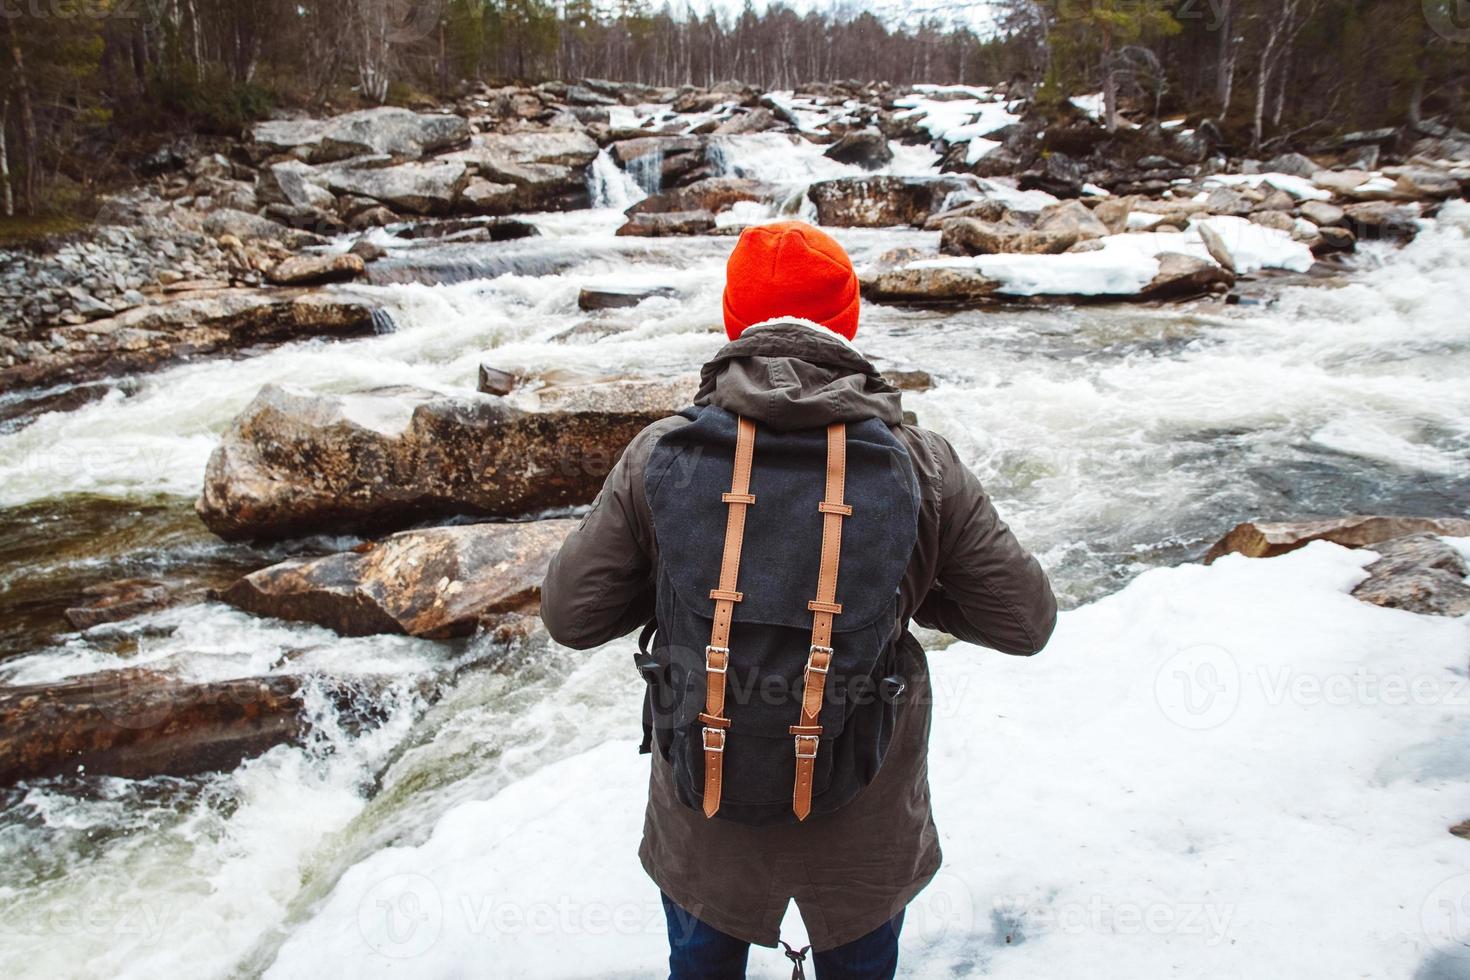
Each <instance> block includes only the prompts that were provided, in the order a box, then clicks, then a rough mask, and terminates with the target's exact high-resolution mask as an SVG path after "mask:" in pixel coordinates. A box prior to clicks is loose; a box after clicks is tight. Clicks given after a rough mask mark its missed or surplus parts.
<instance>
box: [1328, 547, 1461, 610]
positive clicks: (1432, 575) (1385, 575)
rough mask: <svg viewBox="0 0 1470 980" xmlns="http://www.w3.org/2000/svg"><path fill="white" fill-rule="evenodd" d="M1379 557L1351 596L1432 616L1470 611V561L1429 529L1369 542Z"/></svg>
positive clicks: (1354, 588)
mask: <svg viewBox="0 0 1470 980" xmlns="http://www.w3.org/2000/svg"><path fill="white" fill-rule="evenodd" d="M1372 549H1373V551H1375V552H1377V553H1378V560H1377V561H1375V562H1374V563H1373V564H1371V565H1369V566H1368V568H1367V569H1366V571H1367V572H1368V577H1367V578H1366V579H1364V580H1363V581H1362V582H1361V583H1359V584H1358V585H1356V586H1354V587H1353V595H1354V596H1355V597H1357V598H1359V599H1362V600H1363V601H1364V602H1371V603H1373V604H1374V605H1375V606H1388V607H1390V608H1392V609H1407V610H1408V611H1409V612H1416V613H1426V614H1429V615H1433V616H1463V615H1465V614H1466V613H1470V584H1467V583H1466V579H1467V577H1470V565H1467V564H1466V562H1465V558H1464V556H1463V555H1462V554H1461V553H1460V552H1459V551H1457V550H1456V549H1455V548H1452V547H1450V546H1449V545H1448V544H1446V543H1445V542H1444V539H1443V538H1440V537H1438V536H1436V535H1433V534H1411V535H1407V536H1405V537H1402V538H1393V539H1391V540H1389V541H1385V542H1382V543H1380V544H1374V545H1373V546H1372Z"/></svg>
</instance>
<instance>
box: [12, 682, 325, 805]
mask: <svg viewBox="0 0 1470 980" xmlns="http://www.w3.org/2000/svg"><path fill="white" fill-rule="evenodd" d="M301 714H302V696H301V680H300V678H296V677H290V676H285V675H280V676H270V677H252V678H244V679H240V680H227V681H215V682H210V683H189V682H184V681H180V680H178V679H177V678H172V677H169V676H167V675H165V674H161V673H156V672H153V671H146V670H116V671H107V672H104V673H101V674H91V675H87V676H84V677H78V678H74V679H69V680H64V681H60V682H56V683H51V684H37V685H29V686H25V687H12V688H0V786H7V785H11V784H14V783H16V782H18V781H20V780H23V779H37V778H42V777H46V776H59V775H68V774H75V773H78V772H85V773H87V774H90V775H107V776H122V777H126V778H130V779H146V778H148V777H150V776H158V775H169V776H190V775H195V774H197V773H202V772H211V771H215V770H226V769H233V768H235V766H237V765H239V764H240V762H241V761H242V760H243V759H246V758H249V757H251V756H254V755H258V754H260V753H262V752H264V751H266V750H267V749H269V748H271V747H273V746H275V745H278V744H280V743H282V742H289V741H292V740H294V739H296V738H297V737H298V736H299V735H300V734H301V732H302V730H303V727H304V726H303V722H302V718H301Z"/></svg>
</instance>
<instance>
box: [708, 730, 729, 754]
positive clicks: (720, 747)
mask: <svg viewBox="0 0 1470 980" xmlns="http://www.w3.org/2000/svg"><path fill="white" fill-rule="evenodd" d="M711 735H718V736H719V744H718V745H711V744H710V740H709V737H710V736H711ZM704 750H705V751H706V752H723V751H725V730H724V729H723V728H710V727H706V728H705V729H704Z"/></svg>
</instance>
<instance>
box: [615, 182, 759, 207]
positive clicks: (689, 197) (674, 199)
mask: <svg viewBox="0 0 1470 980" xmlns="http://www.w3.org/2000/svg"><path fill="white" fill-rule="evenodd" d="M770 193H771V190H770V188H769V187H767V186H766V185H765V184H762V183H760V182H758V181H754V180H746V179H745V178H743V177H709V178H706V179H705V180H699V181H695V182H694V183H692V184H689V185H687V186H684V187H680V188H678V189H677V190H671V191H662V192H660V193H658V194H650V195H648V196H647V197H646V198H644V199H643V200H641V201H639V202H638V203H637V204H635V205H633V206H632V207H631V208H629V209H628V215H629V216H630V217H631V216H632V215H635V214H667V213H672V212H680V211H683V212H689V211H708V212H710V213H712V214H719V213H720V212H721V211H724V210H727V209H728V208H730V207H731V206H732V205H735V204H737V203H739V202H741V201H764V200H766V199H767V197H768V196H769V195H770Z"/></svg>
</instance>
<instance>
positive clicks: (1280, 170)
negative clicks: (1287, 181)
mask: <svg viewBox="0 0 1470 980" xmlns="http://www.w3.org/2000/svg"><path fill="white" fill-rule="evenodd" d="M1261 169H1262V170H1264V171H1265V172H1266V173H1274V174H1290V175H1291V176H1293V177H1304V178H1306V179H1307V180H1311V179H1312V176H1313V175H1314V174H1317V173H1319V172H1320V171H1321V170H1322V165H1321V164H1319V163H1318V162H1317V161H1315V160H1313V159H1312V158H1311V157H1309V156H1304V155H1302V154H1300V153H1283V154H1281V155H1280V156H1279V157H1275V158H1273V159H1271V160H1269V161H1267V162H1266V164H1265V166H1263V167H1262V168H1261Z"/></svg>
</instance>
